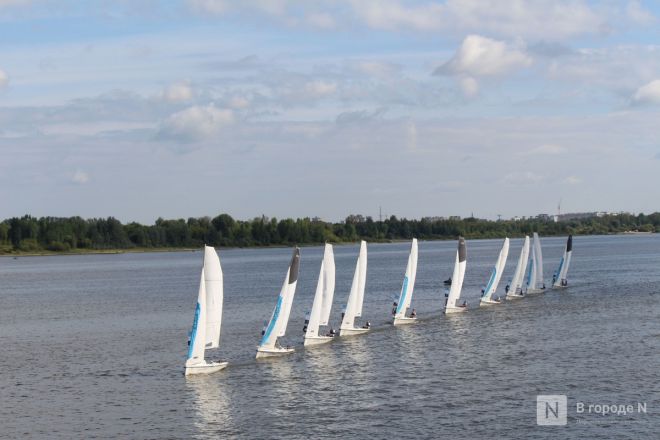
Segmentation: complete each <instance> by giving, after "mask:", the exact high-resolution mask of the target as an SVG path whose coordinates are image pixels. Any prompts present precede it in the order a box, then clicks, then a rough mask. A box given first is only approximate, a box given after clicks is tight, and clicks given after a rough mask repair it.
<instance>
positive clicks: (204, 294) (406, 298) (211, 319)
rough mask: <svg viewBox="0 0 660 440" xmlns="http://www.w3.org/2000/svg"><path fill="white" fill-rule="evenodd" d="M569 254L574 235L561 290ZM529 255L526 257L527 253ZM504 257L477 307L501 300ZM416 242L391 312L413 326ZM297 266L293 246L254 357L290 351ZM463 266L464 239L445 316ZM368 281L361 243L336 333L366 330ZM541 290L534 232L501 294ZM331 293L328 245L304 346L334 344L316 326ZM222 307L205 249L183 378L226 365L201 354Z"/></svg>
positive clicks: (214, 336) (504, 251)
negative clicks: (287, 338)
mask: <svg viewBox="0 0 660 440" xmlns="http://www.w3.org/2000/svg"><path fill="white" fill-rule="evenodd" d="M572 250H573V237H572V235H569V236H568V239H567V241H566V246H565V248H564V254H563V256H562V258H561V260H560V263H559V267H558V268H557V271H556V272H555V273H554V275H553V281H552V286H553V287H555V288H566V287H567V286H568V281H567V273H568V267H569V265H570V262H571V255H572ZM530 253H531V255H530ZM508 254H509V238H505V239H504V242H503V243H502V247H501V249H500V252H499V255H498V257H497V261H496V262H495V265H494V267H493V269H492V271H491V275H490V278H489V280H488V283H487V285H486V287H485V288H484V289H483V290H482V294H481V299H480V305H481V306H484V305H491V304H499V303H501V301H500V298H499V297H497V298H494V297H493V296H494V294H495V292H496V291H497V288H498V285H499V283H500V281H501V279H502V275H503V272H504V268H505V266H506V261H507V257H508ZM417 260H418V243H417V239H415V238H413V239H412V242H411V246H410V253H409V254H408V264H407V266H406V272H405V275H404V278H403V283H402V286H401V291H400V293H399V297H398V300H397V301H395V302H394V306H393V309H392V315H393V321H392V323H393V324H394V325H400V324H410V323H413V322H416V319H417V318H416V312H415V309H413V308H412V296H413V291H414V288H415V279H416V276H417ZM528 260H529V273H528V275H527V280H526V289H525V291H523V280H524V278H525V274H526V269H527V266H528ZM299 267H300V249H299V248H297V247H296V248H294V250H293V255H292V256H291V261H290V263H289V267H288V269H287V272H286V276H285V278H284V283H283V285H282V288H281V290H280V293H279V295H278V297H277V303H276V305H275V308H274V310H273V312H272V314H271V317H270V320H269V321H268V322H267V323H266V325H265V326H264V329H263V331H262V337H261V341H260V342H259V345H258V347H257V358H262V357H270V356H279V355H283V354H287V353H292V352H293V351H294V349H293V348H291V347H282V346H280V345H279V343H278V338H280V337H282V336H284V335H285V333H286V328H287V323H288V321H289V315H290V313H291V306H292V304H293V297H294V295H295V292H296V285H297V282H298V271H299ZM466 267H467V249H466V244H465V239H464V238H463V237H459V239H458V248H457V250H456V258H455V262H454V270H453V273H452V277H451V280H452V282H451V286H450V288H449V291H448V292H447V293H446V294H445V297H446V299H445V306H444V313H446V314H453V313H457V312H463V311H465V310H467V302H465V301H463V302H462V303H461V301H460V296H461V291H462V287H463V281H464V278H465V270H466ZM366 277H367V243H366V242H365V241H364V240H363V241H361V242H360V250H359V254H358V259H357V262H356V264H355V272H354V274H353V282H352V283H351V290H350V292H349V295H348V300H347V303H346V308H345V309H344V312H343V313H342V319H341V325H340V328H339V335H341V336H348V335H357V334H361V333H365V332H367V331H369V328H370V323H369V321H366V323H365V325H364V326H362V327H357V326H356V324H355V319H356V318H359V317H361V316H362V306H363V303H364V292H365V288H366ZM544 290H545V283H544V279H543V257H542V251H541V241H540V238H539V236H538V233H536V232H535V233H534V234H533V236H532V244H531V248H530V238H529V236H526V237H525V239H524V241H523V246H522V248H521V250H520V256H519V258H518V261H517V264H516V268H515V271H514V274H513V277H512V279H511V281H510V283H509V284H508V285H507V287H506V289H505V292H506V298H507V299H511V298H522V297H524V296H525V294H526V293H539V292H543V291H544ZM334 292H335V259H334V252H333V247H332V245H331V244H327V243H326V245H325V248H324V252H323V260H322V261H321V268H320V271H319V278H318V282H317V285H316V292H315V294H314V300H313V303H312V308H311V311H310V312H309V315H308V316H307V319H306V320H305V328H304V333H305V335H304V342H303V343H304V345H305V346H310V345H319V344H324V343H327V342H330V341H332V340H333V338H334V336H335V333H334V330H333V329H332V328H331V329H330V331H329V332H327V333H326V334H321V327H322V326H328V325H329V321H330V311H331V309H332V302H333V299H334ZM222 307H223V275H222V268H221V266H220V258H219V257H218V254H217V252H216V251H215V249H214V248H213V247H210V246H205V247H204V261H203V266H202V271H201V275H200V281H199V291H198V295H197V305H196V307H195V315H194V320H193V326H192V330H191V332H190V335H189V342H188V344H189V347H188V356H187V359H186V362H185V369H184V374H185V375H186V376H189V375H193V374H202V373H213V372H216V371H219V370H222V369H223V368H225V367H226V366H227V362H217V361H207V360H206V359H205V355H206V350H207V349H213V348H218V347H219V345H220V329H221V323H222Z"/></svg>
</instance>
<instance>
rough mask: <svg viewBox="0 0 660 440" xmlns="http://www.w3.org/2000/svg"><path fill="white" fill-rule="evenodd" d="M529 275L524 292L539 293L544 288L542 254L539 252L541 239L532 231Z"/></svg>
mask: <svg viewBox="0 0 660 440" xmlns="http://www.w3.org/2000/svg"><path fill="white" fill-rule="evenodd" d="M529 264H530V267H529V276H528V277H527V288H526V290H525V293H526V294H529V293H541V292H543V291H544V290H545V282H544V281H543V254H542V252H541V239H540V238H539V234H538V233H536V232H534V235H533V237H532V257H531V259H530V260H529Z"/></svg>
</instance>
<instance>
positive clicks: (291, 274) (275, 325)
mask: <svg viewBox="0 0 660 440" xmlns="http://www.w3.org/2000/svg"><path fill="white" fill-rule="evenodd" d="M299 267H300V248H295V249H294V250H293V255H292V256H291V262H290V263H289V268H288V269H287V271H286V277H284V284H283V285H282V289H281V290H280V294H279V296H278V297H277V303H276V304H275V309H273V314H272V315H271V317H270V321H268V324H266V326H265V327H264V329H263V331H262V332H261V342H260V343H259V346H258V347H257V359H259V358H263V357H270V356H279V355H283V354H288V353H292V352H293V351H294V349H293V348H291V347H281V346H280V345H279V344H278V343H277V338H279V337H282V336H284V334H285V333H286V326H287V323H288V322H289V314H290V313H291V305H292V304H293V295H295V293H296V284H298V269H299Z"/></svg>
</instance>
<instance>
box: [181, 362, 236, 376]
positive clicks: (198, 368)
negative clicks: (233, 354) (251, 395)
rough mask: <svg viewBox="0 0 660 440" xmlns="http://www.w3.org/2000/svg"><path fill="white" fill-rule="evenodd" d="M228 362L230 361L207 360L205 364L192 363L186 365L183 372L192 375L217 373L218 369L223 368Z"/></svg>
mask: <svg viewBox="0 0 660 440" xmlns="http://www.w3.org/2000/svg"><path fill="white" fill-rule="evenodd" d="M228 364H229V363H228V362H206V363H204V364H198V365H190V366H187V367H185V370H184V372H183V374H184V375H185V376H192V375H195V374H209V373H215V372H216V371H220V370H223V369H224V368H225V367H226V366H227V365H228Z"/></svg>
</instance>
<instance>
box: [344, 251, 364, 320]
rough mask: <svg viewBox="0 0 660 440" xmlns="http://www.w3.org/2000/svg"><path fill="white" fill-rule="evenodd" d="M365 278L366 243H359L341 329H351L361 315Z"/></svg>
mask: <svg viewBox="0 0 660 440" xmlns="http://www.w3.org/2000/svg"><path fill="white" fill-rule="evenodd" d="M366 278H367V242H365V241H364V240H363V241H362V242H361V243H360V254H359V256H358V259H357V262H356V263H355V273H354V274H353V282H352V283H351V292H350V293H349V294H348V301H347V302H346V310H345V311H344V317H343V318H342V321H341V329H352V328H353V325H354V323H355V318H356V317H358V316H361V315H362V302H363V300H364V289H365V280H366Z"/></svg>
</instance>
